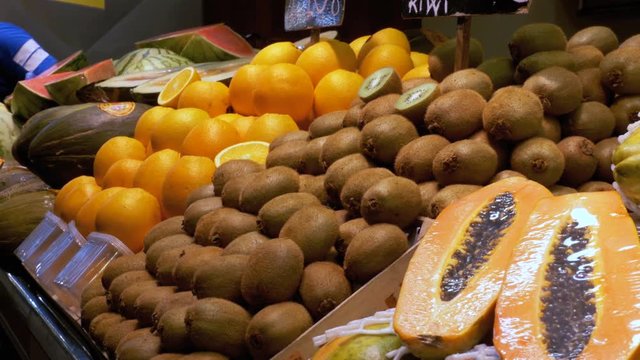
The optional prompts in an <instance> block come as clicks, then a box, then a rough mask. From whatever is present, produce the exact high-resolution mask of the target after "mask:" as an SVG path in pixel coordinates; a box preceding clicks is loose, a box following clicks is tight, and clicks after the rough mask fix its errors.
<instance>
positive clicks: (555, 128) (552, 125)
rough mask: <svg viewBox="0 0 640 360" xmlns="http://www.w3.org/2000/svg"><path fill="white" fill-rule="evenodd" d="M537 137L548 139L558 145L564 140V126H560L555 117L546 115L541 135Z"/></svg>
mask: <svg viewBox="0 0 640 360" xmlns="http://www.w3.org/2000/svg"><path fill="white" fill-rule="evenodd" d="M537 136H540V137H543V138H547V139H549V140H551V141H553V142H556V143H557V142H558V141H560V139H562V126H561V125H560V121H558V119H556V118H555V117H552V116H548V115H545V117H544V119H542V127H541V128H540V133H539V134H538V135H537Z"/></svg>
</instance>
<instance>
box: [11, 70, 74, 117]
mask: <svg viewBox="0 0 640 360" xmlns="http://www.w3.org/2000/svg"><path fill="white" fill-rule="evenodd" d="M69 74H73V71H68V72H63V73H59V74H50V75H41V76H38V77H35V78H33V79H29V80H22V81H19V82H18V84H17V85H16V87H15V88H14V89H13V94H12V95H13V96H12V98H11V112H12V113H13V117H14V118H15V119H16V120H17V121H18V123H20V124H24V123H25V122H26V121H27V120H28V119H29V118H30V117H31V116H33V115H35V114H36V113H37V112H39V111H41V110H44V109H47V108H50V107H52V106H55V105H56V103H55V101H53V99H52V98H51V95H49V92H48V91H47V89H46V88H45V84H46V83H47V82H49V81H55V80H57V79H62V78H64V77H66V76H67V75H69Z"/></svg>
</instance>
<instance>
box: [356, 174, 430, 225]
mask: <svg viewBox="0 0 640 360" xmlns="http://www.w3.org/2000/svg"><path fill="white" fill-rule="evenodd" d="M360 209H361V212H362V217H363V218H364V219H365V220H366V221H367V222H368V223H369V224H376V223H389V224H394V225H397V226H399V227H401V228H405V227H407V226H408V225H409V224H411V223H413V222H414V221H415V219H416V217H417V216H418V215H419V214H420V211H421V210H422V198H421V197H420V188H419V187H418V185H417V184H416V183H414V182H413V181H411V180H409V179H406V178H403V177H400V176H393V177H388V178H385V179H382V180H380V181H378V182H377V183H375V184H374V185H373V186H371V187H370V188H369V189H368V190H367V191H366V192H365V193H364V195H363V196H362V201H361V203H360Z"/></svg>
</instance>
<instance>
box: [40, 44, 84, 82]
mask: <svg viewBox="0 0 640 360" xmlns="http://www.w3.org/2000/svg"><path fill="white" fill-rule="evenodd" d="M87 65H89V62H88V61H87V56H86V55H85V54H84V52H82V50H78V51H76V52H74V53H73V54H71V55H69V56H67V57H66V58H65V59H64V60H62V61H58V62H57V63H56V64H55V65H53V66H52V67H50V68H48V69H47V70H45V71H43V72H42V73H41V74H40V75H39V76H47V75H51V74H58V73H61V72H66V71H76V70H80V69H82V68H83V67H86V66H87Z"/></svg>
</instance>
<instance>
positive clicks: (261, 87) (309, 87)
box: [253, 64, 313, 121]
mask: <svg viewBox="0 0 640 360" xmlns="http://www.w3.org/2000/svg"><path fill="white" fill-rule="evenodd" d="M253 101H254V105H255V109H256V111H257V112H258V114H259V115H262V114H266V113H278V114H288V115H290V116H291V117H292V118H293V119H294V120H295V121H303V120H304V119H305V118H306V117H307V115H308V114H309V112H310V111H311V109H312V107H313V83H312V82H311V79H310V78H309V75H307V73H306V72H305V71H304V70H302V68H301V67H299V66H297V65H293V64H276V65H271V66H269V67H268V68H267V70H266V71H265V74H264V76H263V78H262V79H261V81H260V82H259V83H258V84H257V85H256V91H255V93H254V98H253Z"/></svg>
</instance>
